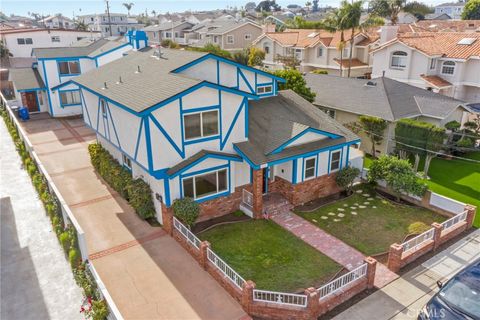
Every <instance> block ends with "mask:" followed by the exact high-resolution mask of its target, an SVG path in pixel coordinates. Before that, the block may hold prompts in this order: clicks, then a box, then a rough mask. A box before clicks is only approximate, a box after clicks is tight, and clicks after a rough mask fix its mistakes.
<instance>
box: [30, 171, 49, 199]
mask: <svg viewBox="0 0 480 320" xmlns="http://www.w3.org/2000/svg"><path fill="white" fill-rule="evenodd" d="M32 181H33V186H34V187H35V190H37V192H38V194H42V193H43V192H44V191H45V190H47V184H46V183H45V179H43V176H42V175H41V174H40V173H38V172H37V173H35V174H34V175H33V176H32Z"/></svg>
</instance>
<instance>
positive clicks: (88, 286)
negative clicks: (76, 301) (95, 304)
mask: <svg viewBox="0 0 480 320" xmlns="http://www.w3.org/2000/svg"><path fill="white" fill-rule="evenodd" d="M73 276H74V278H75V282H76V283H77V285H78V286H79V287H80V288H82V289H83V292H84V293H85V296H86V297H94V298H95V299H98V298H99V297H98V294H97V284H96V282H95V280H94V279H93V276H92V275H91V274H90V271H89V270H88V269H87V265H86V264H85V263H81V264H79V265H78V266H77V268H75V269H73Z"/></svg>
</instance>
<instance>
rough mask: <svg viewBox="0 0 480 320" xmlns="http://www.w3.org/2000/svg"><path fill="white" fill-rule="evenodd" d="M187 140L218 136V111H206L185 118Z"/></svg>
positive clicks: (187, 115)
mask: <svg viewBox="0 0 480 320" xmlns="http://www.w3.org/2000/svg"><path fill="white" fill-rule="evenodd" d="M183 120H184V123H185V124H184V126H185V140H191V139H195V138H202V137H209V136H214V135H217V134H218V111H217V110H215V111H205V112H200V113H194V114H186V115H184V116H183Z"/></svg>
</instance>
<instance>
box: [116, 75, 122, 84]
mask: <svg viewBox="0 0 480 320" xmlns="http://www.w3.org/2000/svg"><path fill="white" fill-rule="evenodd" d="M121 83H123V81H122V77H121V76H120V77H118V81H117V84H121Z"/></svg>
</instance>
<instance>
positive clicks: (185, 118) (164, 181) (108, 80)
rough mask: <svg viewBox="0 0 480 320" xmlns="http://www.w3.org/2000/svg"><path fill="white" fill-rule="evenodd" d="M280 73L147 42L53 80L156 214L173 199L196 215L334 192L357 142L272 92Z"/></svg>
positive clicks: (293, 99) (253, 211)
mask: <svg viewBox="0 0 480 320" xmlns="http://www.w3.org/2000/svg"><path fill="white" fill-rule="evenodd" d="M283 81H284V80H283V79H281V78H278V77H276V76H274V75H272V74H270V73H267V72H265V71H262V70H258V69H255V68H251V67H248V66H245V65H242V64H238V63H236V62H234V61H231V60H228V59H225V58H221V57H218V56H216V55H213V54H209V53H200V52H193V51H186V50H172V49H158V48H157V49H153V48H149V47H147V48H144V49H142V50H138V51H130V52H129V53H128V54H127V55H126V56H125V57H123V58H121V59H118V60H115V61H113V62H111V63H109V64H106V65H104V66H102V67H100V68H98V69H96V70H92V71H90V72H88V73H85V74H82V75H81V76H79V77H76V78H74V79H71V80H70V81H69V82H66V83H64V84H63V86H65V87H68V86H78V88H79V89H80V98H81V103H82V109H83V117H84V120H85V123H86V124H87V126H89V127H90V128H92V129H93V130H94V131H95V132H96V133H97V138H98V141H99V142H100V143H101V144H102V145H103V146H104V147H105V148H106V149H107V150H109V152H110V153H111V154H112V155H113V156H114V157H115V158H116V159H117V160H118V161H119V162H120V163H122V164H123V165H124V166H125V167H126V168H127V169H128V170H130V171H131V173H132V175H133V176H134V177H141V178H142V179H144V180H145V181H146V182H147V183H149V185H150V186H151V188H152V191H153V193H154V197H153V198H154V202H155V207H156V209H157V218H158V220H159V221H160V222H163V221H164V217H165V215H166V214H168V212H169V208H170V206H171V205H172V203H173V201H174V200H175V199H178V198H183V197H192V198H194V199H195V200H196V201H197V202H199V203H200V205H201V216H200V218H199V219H200V220H205V219H209V218H212V217H215V216H220V215H223V214H226V213H229V212H232V211H235V210H238V209H239V208H241V209H242V210H244V211H245V212H246V213H248V214H249V215H251V216H255V217H260V216H261V215H262V213H264V211H265V210H267V209H268V208H267V207H266V206H264V204H263V202H264V199H266V200H268V198H269V195H270V194H272V193H275V194H279V195H281V196H282V197H283V198H285V199H287V200H288V201H289V202H291V204H292V205H297V204H300V203H303V202H307V201H310V200H313V199H315V198H318V197H322V196H327V195H329V194H331V193H334V192H337V191H338V188H337V187H336V185H335V181H334V176H335V172H336V171H338V170H339V169H340V168H342V167H345V166H347V165H348V164H349V161H350V159H351V157H350V149H351V148H354V147H358V144H359V143H360V140H359V139H358V137H357V136H356V135H355V134H353V133H352V132H350V131H349V130H348V129H346V128H344V127H342V126H341V125H340V124H338V123H337V122H335V120H333V119H331V118H330V117H328V116H327V115H326V114H325V113H323V112H322V111H320V110H319V109H317V108H316V107H314V106H313V105H312V104H311V103H309V102H307V101H306V100H304V99H303V98H301V97H300V96H298V95H297V94H296V93H294V92H293V91H289V90H287V91H279V90H278V84H279V83H281V82H283ZM60 89H61V87H58V90H60Z"/></svg>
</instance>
